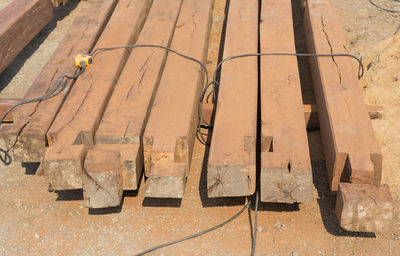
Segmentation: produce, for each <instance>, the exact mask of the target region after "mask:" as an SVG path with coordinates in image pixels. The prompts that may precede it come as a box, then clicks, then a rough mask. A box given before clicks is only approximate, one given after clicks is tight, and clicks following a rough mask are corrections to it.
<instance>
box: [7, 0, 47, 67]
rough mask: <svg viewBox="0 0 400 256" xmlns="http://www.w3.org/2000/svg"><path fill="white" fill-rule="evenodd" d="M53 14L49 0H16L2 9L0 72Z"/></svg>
mask: <svg viewBox="0 0 400 256" xmlns="http://www.w3.org/2000/svg"><path fill="white" fill-rule="evenodd" d="M53 16H54V15H53V8H52V6H51V4H50V2H49V0H23V1H21V0H14V1H13V2H11V3H10V4H9V5H7V6H6V7H5V8H4V9H2V10H1V11H0V20H1V22H0V73H1V72H3V71H4V69H6V67H7V66H8V64H10V63H11V62H12V61H13V60H14V58H15V57H16V56H17V55H18V54H19V53H20V52H21V50H22V49H23V48H24V47H25V46H26V45H27V44H28V43H29V42H30V41H31V40H32V39H33V38H34V37H35V36H36V35H37V34H38V33H39V32H40V30H42V28H43V27H44V26H46V25H47V23H49V22H50V21H51V20H52V19H53Z"/></svg>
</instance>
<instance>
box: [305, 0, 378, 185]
mask: <svg viewBox="0 0 400 256" xmlns="http://www.w3.org/2000/svg"><path fill="white" fill-rule="evenodd" d="M304 23H305V32H306V37H307V44H308V49H309V52H310V53H317V54H318V53H321V54H322V53H347V52H348V50H347V47H346V45H347V43H346V40H345V37H344V35H343V31H342V28H341V24H340V20H339V18H338V16H337V14H336V11H335V7H334V6H333V5H332V3H331V1H330V0H327V1H319V0H308V1H307V6H306V11H305V18H304ZM310 64H311V69H312V77H313V82H314V92H315V97H316V101H317V108H318V113H319V115H318V117H319V123H320V129H321V136H322V143H323V149H324V154H325V158H326V164H327V170H328V178H329V182H330V188H331V190H332V191H336V190H337V188H338V184H339V182H340V181H350V182H354V183H366V184H375V185H379V184H380V181H381V171H382V154H381V151H380V147H379V144H378V142H377V140H376V138H375V134H374V131H373V128H372V125H371V121H370V118H369V115H368V111H367V107H366V105H365V103H364V98H363V95H362V91H361V89H360V86H359V84H358V80H357V72H356V71H355V70H354V67H353V64H354V63H353V60H352V59H350V58H348V57H332V58H313V57H311V58H310Z"/></svg>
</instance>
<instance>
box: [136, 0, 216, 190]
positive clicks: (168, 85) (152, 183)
mask: <svg viewBox="0 0 400 256" xmlns="http://www.w3.org/2000/svg"><path fill="white" fill-rule="evenodd" d="M213 2H214V1H213V0H184V2H183V4H182V8H181V12H180V15H179V18H178V22H177V25H176V29H175V34H174V38H173V40H172V43H171V48H172V49H174V50H177V51H179V52H180V53H183V54H186V55H189V56H191V57H193V58H196V59H198V60H201V61H202V62H203V63H205V60H206V56H207V49H208V36H209V33H210V28H211V23H212V8H213ZM202 83H203V72H202V69H201V67H200V66H199V64H197V63H194V62H192V61H190V60H187V59H184V58H182V57H180V56H177V55H174V54H169V55H168V58H167V61H166V64H165V68H164V72H163V75H162V77H161V80H160V84H159V87H158V91H157V95H156V97H155V99H154V103H153V106H152V109H151V112H150V116H149V120H148V122H147V126H146V129H145V132H144V135H143V137H144V138H143V143H144V157H145V171H146V176H148V177H149V179H148V180H147V182H146V188H145V192H144V195H145V196H146V197H182V196H183V191H184V185H185V180H186V177H187V175H188V172H189V166H190V161H191V156H192V151H193V144H194V140H195V133H196V124H197V120H198V114H197V104H198V101H199V98H200V93H201V90H202V85H203V84H202ZM156 183H157V184H156ZM168 184H170V185H168Z"/></svg>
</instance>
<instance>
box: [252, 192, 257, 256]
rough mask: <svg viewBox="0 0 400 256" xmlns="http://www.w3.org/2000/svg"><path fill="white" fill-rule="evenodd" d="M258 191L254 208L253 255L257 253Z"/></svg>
mask: <svg viewBox="0 0 400 256" xmlns="http://www.w3.org/2000/svg"><path fill="white" fill-rule="evenodd" d="M258 201H259V198H258V191H256V206H255V209H254V234H253V240H252V243H251V256H254V255H255V253H256V244H257V219H258Z"/></svg>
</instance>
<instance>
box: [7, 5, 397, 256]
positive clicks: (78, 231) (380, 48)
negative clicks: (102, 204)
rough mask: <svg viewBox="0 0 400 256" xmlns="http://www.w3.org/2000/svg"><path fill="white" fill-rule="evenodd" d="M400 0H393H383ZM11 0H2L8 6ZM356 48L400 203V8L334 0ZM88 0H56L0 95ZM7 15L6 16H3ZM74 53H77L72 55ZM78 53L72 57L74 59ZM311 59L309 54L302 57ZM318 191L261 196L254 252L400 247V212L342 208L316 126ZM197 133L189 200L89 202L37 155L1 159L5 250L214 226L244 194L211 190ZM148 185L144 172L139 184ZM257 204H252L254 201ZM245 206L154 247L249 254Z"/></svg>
mask: <svg viewBox="0 0 400 256" xmlns="http://www.w3.org/2000/svg"><path fill="white" fill-rule="evenodd" d="M375 1H376V2H377V3H382V4H383V6H387V7H389V6H391V7H396V3H392V1H391V0H375ZM9 2H10V0H1V1H0V9H1V8H3V7H5V6H6V5H7V3H9ZM293 2H294V5H295V7H296V8H295V11H294V13H295V21H296V23H297V24H296V29H297V31H299V29H300V33H297V34H296V40H297V43H298V50H299V51H300V50H301V49H303V48H302V47H304V45H302V43H304V42H303V41H302V35H301V26H302V24H301V9H300V4H299V1H298V0H293ZM334 3H335V5H336V7H337V9H338V14H339V16H340V18H341V20H342V23H343V28H344V30H345V34H346V36H347V38H348V40H349V42H350V46H351V48H350V49H351V52H352V53H353V54H355V55H359V56H362V57H364V64H365V65H366V67H367V70H366V75H365V76H364V78H363V79H362V80H361V86H362V88H363V90H364V92H365V99H366V102H367V103H368V104H377V105H383V106H384V107H385V112H384V117H383V119H382V120H376V121H373V126H374V129H375V132H376V135H377V137H378V139H379V142H380V143H381V146H382V151H383V154H384V168H383V175H384V178H383V182H384V183H387V184H389V185H390V186H391V190H392V194H393V196H394V200H395V201H396V209H397V212H398V209H399V204H400V202H399V200H400V174H399V171H398V170H399V168H400V157H399V155H400V143H399V142H398V141H400V103H399V102H400V88H399V86H400V82H399V78H400V68H399V65H398V63H399V58H400V36H396V37H393V35H394V34H395V33H396V32H397V29H398V27H399V24H400V19H399V18H400V14H392V13H387V12H383V11H381V10H378V9H376V8H375V7H373V6H372V5H370V3H369V1H368V0H353V1H348V0H334ZM385 3H387V4H386V5H385ZM85 4H86V3H85V2H79V1H77V0H74V1H69V3H68V5H67V6H66V7H61V8H58V9H56V11H55V14H56V19H55V21H53V22H52V23H51V24H49V25H48V26H46V28H45V29H44V30H43V31H42V32H41V33H40V34H39V35H38V36H37V37H36V38H35V39H34V40H33V41H32V42H31V43H30V44H29V45H28V46H27V47H26V48H25V49H24V51H23V52H22V53H21V54H20V55H19V56H18V58H17V59H16V60H15V61H14V62H13V63H12V64H11V65H10V66H9V68H8V69H7V70H6V71H4V72H3V73H2V74H0V88H1V89H2V91H1V93H0V97H22V96H23V94H24V93H25V92H26V90H27V89H28V88H29V86H30V84H31V83H32V82H33V80H34V79H35V77H36V76H37V75H38V74H39V72H40V70H41V69H42V67H43V66H44V64H45V63H46V62H47V61H48V59H49V58H50V56H51V54H52V53H53V51H54V50H55V48H56V46H57V44H58V43H59V42H60V40H61V39H62V37H63V35H64V34H65V32H66V31H67V30H68V28H69V26H70V25H71V23H72V21H73V19H74V17H76V15H79V9H80V8H81V7H82V6H83V5H85ZM397 6H398V7H397V8H398V9H400V3H398V5H397ZM224 10H225V1H224V0H216V3H215V9H214V23H213V27H212V32H211V38H210V46H209V58H208V63H207V64H208V65H207V67H208V68H209V69H210V72H212V71H213V69H214V67H215V65H216V62H217V58H218V54H219V45H220V38H221V27H222V24H223V21H224V17H225V16H224ZM0 22H1V21H0ZM66 61H69V60H66ZM70 61H72V60H70ZM303 62H304V63H303ZM301 63H302V66H303V64H304V67H301V70H302V73H303V77H302V87H303V97H304V102H305V103H311V102H313V96H312V90H311V86H310V81H309V78H308V76H307V72H308V69H307V67H306V61H302V62H301ZM309 145H310V151H311V152H310V153H311V158H312V164H313V178H314V185H315V189H314V200H313V202H311V203H306V204H301V205H296V204H295V205H285V204H261V205H260V211H259V215H258V229H257V230H258V236H257V251H256V252H257V253H256V255H288V256H295V255H399V251H400V227H399V219H398V218H397V219H396V223H395V225H394V226H393V229H392V232H390V233H388V234H377V235H376V236H375V235H371V234H367V235H365V234H361V233H349V232H346V231H344V230H342V229H341V228H340V227H339V226H338V223H337V221H336V219H335V216H334V212H333V211H334V200H335V198H334V196H332V195H331V194H330V192H329V189H328V181H327V177H326V170H325V167H324V159H323V155H322V153H321V142H320V135H319V132H318V131H313V132H309ZM205 155H207V152H206V151H205V148H204V147H203V146H202V145H201V144H199V143H196V145H195V151H194V155H193V163H192V166H191V172H190V176H189V178H188V184H187V187H186V191H185V196H184V198H183V200H182V201H181V202H176V201H171V200H149V199H144V198H143V196H142V189H139V191H138V192H131V193H125V196H124V199H123V205H122V207H120V208H116V209H112V210H103V211H89V212H88V210H87V209H86V208H84V207H83V201H82V192H81V191H79V190H78V191H70V192H59V193H55V192H48V191H47V188H48V185H47V182H46V180H45V179H44V178H42V177H38V176H35V175H32V174H34V170H35V167H36V166H35V165H34V164H21V163H17V162H15V163H13V164H12V165H11V166H8V167H3V166H2V167H1V169H0V255H132V254H134V253H138V252H140V251H141V250H143V249H146V248H149V247H152V246H154V245H157V244H159V243H164V242H168V241H171V240H174V239H177V238H181V237H183V236H185V235H188V234H192V233H194V232H197V231H200V230H202V229H205V228H208V227H210V226H213V225H215V224H217V223H220V222H222V221H223V220H225V219H227V218H229V217H231V216H232V215H234V214H235V213H236V212H237V211H239V210H240V209H241V208H242V207H243V205H244V204H245V200H246V199H244V198H236V199H218V200H215V199H209V198H207V196H206V185H205V180H206V178H205V172H206V170H205V169H204V168H203V167H204V163H203V158H204V156H205ZM141 185H142V186H141V187H143V181H142V184H141ZM253 210H254V209H253ZM253 210H251V211H250V212H247V211H246V212H245V214H242V215H241V216H240V217H239V218H238V219H236V220H235V221H234V222H232V223H230V224H228V225H226V226H225V227H223V228H221V229H219V230H217V231H214V232H211V233H209V234H206V235H204V236H201V237H198V238H196V239H193V240H189V241H187V242H184V243H181V244H177V245H174V246H171V247H169V248H165V249H161V250H159V251H155V252H153V253H151V254H149V255H249V253H250V243H251V235H250V234H251V233H250V232H251V231H250V223H249V214H251V217H252V218H254V211H253Z"/></svg>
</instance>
